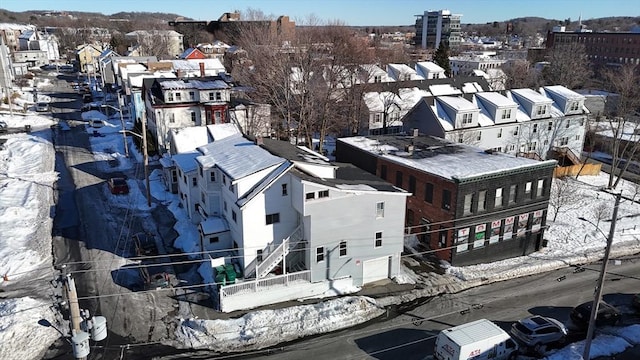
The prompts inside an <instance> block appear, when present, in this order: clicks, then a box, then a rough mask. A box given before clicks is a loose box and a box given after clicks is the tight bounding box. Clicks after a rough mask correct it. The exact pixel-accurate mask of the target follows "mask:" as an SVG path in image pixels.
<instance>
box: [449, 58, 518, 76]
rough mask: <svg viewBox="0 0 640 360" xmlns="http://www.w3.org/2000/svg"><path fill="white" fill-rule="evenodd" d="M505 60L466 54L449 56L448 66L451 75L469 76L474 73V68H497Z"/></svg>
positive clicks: (484, 69) (485, 69)
mask: <svg viewBox="0 0 640 360" xmlns="http://www.w3.org/2000/svg"><path fill="white" fill-rule="evenodd" d="M505 62H506V60H504V59H496V58H494V57H492V56H487V55H474V54H466V55H462V56H451V57H449V66H450V67H451V74H452V75H453V76H459V75H462V76H471V75H474V70H482V71H484V72H487V70H490V69H499V68H500V67H501V66H502V65H504V63H505Z"/></svg>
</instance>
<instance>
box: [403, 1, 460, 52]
mask: <svg viewBox="0 0 640 360" xmlns="http://www.w3.org/2000/svg"><path fill="white" fill-rule="evenodd" d="M461 17H462V15H456V14H451V11H449V10H438V11H425V12H424V14H422V15H416V23H415V28H416V36H415V38H414V44H415V45H416V47H421V48H423V49H437V48H438V46H440V42H441V41H445V42H447V43H448V44H449V46H450V47H457V46H458V45H460V43H461V42H462V37H461V28H460V18H461Z"/></svg>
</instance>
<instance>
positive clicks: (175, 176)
mask: <svg viewBox="0 0 640 360" xmlns="http://www.w3.org/2000/svg"><path fill="white" fill-rule="evenodd" d="M171 182H174V183H175V182H178V174H177V173H176V171H175V170H171Z"/></svg>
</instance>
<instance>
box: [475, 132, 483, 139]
mask: <svg viewBox="0 0 640 360" xmlns="http://www.w3.org/2000/svg"><path fill="white" fill-rule="evenodd" d="M476 140H478V141H480V140H482V131H478V136H477V137H476Z"/></svg>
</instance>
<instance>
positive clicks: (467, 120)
mask: <svg viewBox="0 0 640 360" xmlns="http://www.w3.org/2000/svg"><path fill="white" fill-rule="evenodd" d="M472 122H473V114H472V113H466V114H462V124H463V125H465V124H471V123H472Z"/></svg>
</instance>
